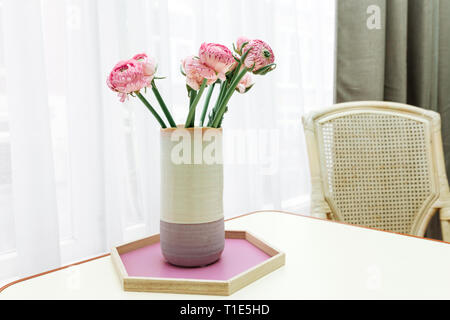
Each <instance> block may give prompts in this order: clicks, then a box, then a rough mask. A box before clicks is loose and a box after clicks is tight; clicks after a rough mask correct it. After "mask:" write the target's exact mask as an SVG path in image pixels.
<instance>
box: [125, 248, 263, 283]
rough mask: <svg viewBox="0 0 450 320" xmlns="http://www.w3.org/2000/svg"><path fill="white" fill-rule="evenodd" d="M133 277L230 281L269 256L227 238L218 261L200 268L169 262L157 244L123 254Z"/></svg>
mask: <svg viewBox="0 0 450 320" xmlns="http://www.w3.org/2000/svg"><path fill="white" fill-rule="evenodd" d="M120 258H121V259H122V262H123V264H124V266H125V269H126V270H127V273H128V276H130V277H151V278H177V279H201V280H228V279H230V278H232V277H234V276H236V275H238V274H239V273H242V272H244V271H246V270H248V269H251V268H253V267H254V266H256V265H258V264H260V263H261V262H263V261H265V260H267V259H269V258H270V256H269V255H268V254H266V253H265V252H263V251H262V250H260V249H259V248H257V247H255V246H254V245H253V244H251V243H250V242H248V241H247V240H244V239H225V249H224V250H223V253H222V257H221V258H220V260H219V261H217V262H216V263H214V264H211V265H209V266H206V267H201V268H182V267H176V266H173V265H171V264H169V263H167V262H166V261H165V259H164V257H163V256H162V254H161V249H160V244H159V242H158V243H155V244H152V245H149V246H145V247H142V248H139V249H136V250H133V251H130V252H127V253H124V254H121V255H120Z"/></svg>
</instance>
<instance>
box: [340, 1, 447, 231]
mask: <svg viewBox="0 0 450 320" xmlns="http://www.w3.org/2000/svg"><path fill="white" fill-rule="evenodd" d="M449 16H450V3H449V1H446V0H429V1H422V0H376V1H374V0H337V21H336V23H337V37H336V75H335V102H337V103H339V102H345V101H356V100H386V101H395V102H402V103H408V104H411V105H415V106H418V107H421V108H425V109H430V110H434V111H437V112H439V113H440V114H441V119H442V137H443V144H444V153H445V160H446V168H447V173H449V172H450V90H449V89H450V23H449V21H448V20H449V19H448V17H449ZM427 236H429V237H433V238H440V237H441V235H440V227H439V220H438V216H437V215H436V216H435V217H434V218H433V220H432V221H431V223H430V226H429V229H428V231H427Z"/></svg>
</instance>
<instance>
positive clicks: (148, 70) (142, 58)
mask: <svg viewBox="0 0 450 320" xmlns="http://www.w3.org/2000/svg"><path fill="white" fill-rule="evenodd" d="M133 59H134V60H136V61H139V62H141V63H142V64H143V65H144V74H145V75H146V76H149V77H152V79H153V77H154V76H155V73H156V69H157V64H156V61H155V60H154V59H153V58H152V57H149V56H147V54H145V53H139V54H137V55H135V56H134V57H133Z"/></svg>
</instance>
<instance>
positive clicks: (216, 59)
mask: <svg viewBox="0 0 450 320" xmlns="http://www.w3.org/2000/svg"><path fill="white" fill-rule="evenodd" d="M198 56H199V58H200V62H202V63H203V64H205V65H207V66H208V67H210V68H211V69H213V70H214V71H215V72H217V75H218V77H219V79H220V80H222V81H225V80H226V77H225V73H227V72H228V71H229V70H230V68H231V67H232V66H233V64H234V61H235V60H234V58H233V53H232V52H231V51H230V49H228V48H227V47H225V46H223V45H221V44H217V43H202V45H201V46H200V50H199V52H198Z"/></svg>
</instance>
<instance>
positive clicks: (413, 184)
mask: <svg viewBox="0 0 450 320" xmlns="http://www.w3.org/2000/svg"><path fill="white" fill-rule="evenodd" d="M303 126H304V130H305V137H306V143H307V149H308V156H309V166H310V171H311V183H312V192H311V212H312V215H313V216H315V217H319V218H324V219H332V220H337V221H343V222H347V223H351V224H357V225H363V226H368V227H372V228H377V229H383V230H389V231H394V232H399V233H404V234H411V235H416V236H424V233H425V231H426V227H427V225H428V222H429V221H430V219H431V217H432V216H433V215H434V214H435V213H436V212H437V210H439V211H440V219H441V227H442V235H443V238H444V241H450V192H449V186H448V181H447V177H446V174H445V164H444V156H443V149H442V138H441V120H440V116H439V114H438V113H436V112H433V111H429V110H425V109H420V108H417V107H413V106H410V105H405V104H400V103H392V102H378V101H361V102H350V103H341V104H336V105H334V106H333V107H332V108H330V109H327V110H322V111H319V112H313V113H310V114H308V115H306V116H304V117H303Z"/></svg>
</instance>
